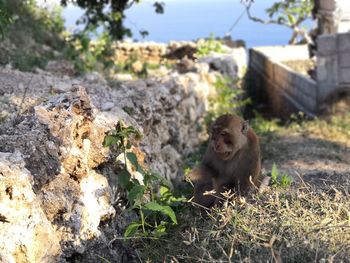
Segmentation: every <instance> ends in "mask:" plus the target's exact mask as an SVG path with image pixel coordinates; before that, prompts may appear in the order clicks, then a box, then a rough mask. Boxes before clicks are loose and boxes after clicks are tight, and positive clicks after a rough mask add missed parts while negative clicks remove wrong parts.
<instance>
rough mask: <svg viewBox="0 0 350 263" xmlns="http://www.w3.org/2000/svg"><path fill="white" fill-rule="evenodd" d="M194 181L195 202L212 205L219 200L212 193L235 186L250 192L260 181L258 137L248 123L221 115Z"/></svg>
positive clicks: (235, 117)
mask: <svg viewBox="0 0 350 263" xmlns="http://www.w3.org/2000/svg"><path fill="white" fill-rule="evenodd" d="M190 179H191V180H193V182H194V183H195V186H194V199H193V201H194V202H195V203H197V204H199V205H200V206H202V207H206V208H209V207H211V206H212V205H214V204H216V203H217V202H218V200H219V199H218V198H217V197H215V196H213V195H203V193H204V192H206V191H211V190H215V193H216V195H220V194H221V193H223V192H225V191H226V190H228V189H233V190H234V191H235V192H237V194H239V195H246V194H248V193H249V192H250V191H251V190H252V189H254V187H256V188H258V187H259V186H260V184H261V180H262V179H261V159H260V146H259V139H258V137H257V136H256V134H255V133H254V131H253V129H252V128H250V127H249V125H248V122H247V121H244V120H243V119H242V118H240V117H239V116H236V115H231V114H226V115H222V116H220V117H218V118H217V119H216V120H215V121H214V123H213V125H212V128H211V132H210V139H209V144H208V147H207V150H206V152H205V154H204V156H203V158H202V161H201V163H200V165H199V166H198V167H197V168H195V169H194V170H193V171H192V173H191V174H190Z"/></svg>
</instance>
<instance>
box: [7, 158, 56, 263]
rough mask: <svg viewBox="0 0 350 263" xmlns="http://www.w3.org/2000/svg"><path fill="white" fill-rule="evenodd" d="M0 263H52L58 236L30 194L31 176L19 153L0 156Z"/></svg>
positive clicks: (38, 203) (33, 195)
mask: <svg viewBox="0 0 350 263" xmlns="http://www.w3.org/2000/svg"><path fill="white" fill-rule="evenodd" d="M0 170H1V176H0V215H2V216H4V217H6V220H7V222H0V233H1V239H0V259H1V262H9V263H10V262H55V261H56V259H57V257H58V256H59V254H60V253H61V248H60V244H59V242H60V236H59V234H58V233H57V232H56V231H55V227H54V225H52V224H51V222H50V221H49V220H48V219H47V217H46V215H45V213H44V211H43V209H42V207H41V201H40V198H38V196H36V194H35V193H34V192H33V189H32V181H33V176H32V175H31V173H30V172H29V171H28V170H27V169H26V168H25V161H24V159H23V157H22V156H21V154H20V153H19V152H17V151H16V152H14V153H3V152H0Z"/></svg>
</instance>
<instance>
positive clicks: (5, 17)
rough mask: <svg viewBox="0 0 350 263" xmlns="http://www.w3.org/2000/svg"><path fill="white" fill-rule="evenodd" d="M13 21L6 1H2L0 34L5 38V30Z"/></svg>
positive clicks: (0, 2)
mask: <svg viewBox="0 0 350 263" xmlns="http://www.w3.org/2000/svg"><path fill="white" fill-rule="evenodd" d="M11 21H12V19H11V16H10V15H9V13H8V11H7V9H6V6H5V3H4V0H0V34H1V36H2V37H4V28H5V27H6V26H7V25H8V24H10V23H11Z"/></svg>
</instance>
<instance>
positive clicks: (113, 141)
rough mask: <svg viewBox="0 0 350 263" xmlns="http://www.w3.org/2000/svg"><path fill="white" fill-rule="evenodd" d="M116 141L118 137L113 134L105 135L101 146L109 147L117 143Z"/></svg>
mask: <svg viewBox="0 0 350 263" xmlns="http://www.w3.org/2000/svg"><path fill="white" fill-rule="evenodd" d="M117 143H118V139H117V138H116V137H115V136H113V135H106V136H105V138H104V140H103V146H104V147H109V146H111V145H113V144H117Z"/></svg>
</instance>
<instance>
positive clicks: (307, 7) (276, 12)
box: [241, 0, 314, 44]
mask: <svg viewBox="0 0 350 263" xmlns="http://www.w3.org/2000/svg"><path fill="white" fill-rule="evenodd" d="M253 2H254V1H253V0H241V3H243V4H244V5H245V6H246V10H247V14H248V17H249V19H251V20H253V21H255V22H259V23H263V24H277V25H282V26H286V27H288V28H290V29H292V30H293V33H292V36H291V38H290V40H289V43H290V44H295V43H296V41H297V38H298V37H299V36H300V37H302V40H304V41H306V42H307V43H311V42H312V40H311V38H310V36H309V35H308V32H307V30H306V29H305V28H303V22H305V21H306V20H307V19H310V18H311V12H312V9H313V5H314V0H287V1H275V2H274V3H273V5H272V6H271V7H270V8H267V9H266V13H267V14H268V16H269V18H270V19H269V20H264V19H261V18H258V17H255V16H253V15H252V14H251V12H250V8H251V6H252V3H253Z"/></svg>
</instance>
